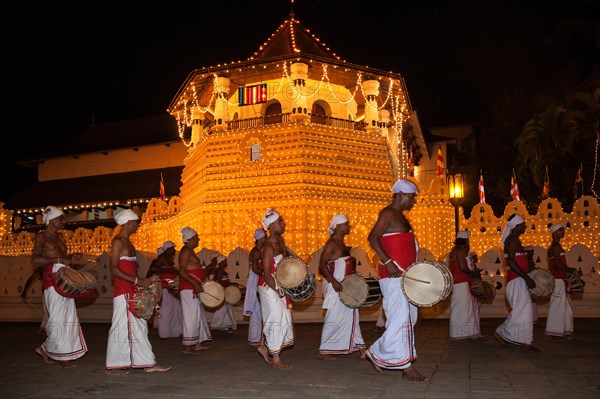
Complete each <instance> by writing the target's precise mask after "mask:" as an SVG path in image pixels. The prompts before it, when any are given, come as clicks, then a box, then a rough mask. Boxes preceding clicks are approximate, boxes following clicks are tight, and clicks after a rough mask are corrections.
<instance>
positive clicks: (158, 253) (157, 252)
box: [156, 247, 165, 255]
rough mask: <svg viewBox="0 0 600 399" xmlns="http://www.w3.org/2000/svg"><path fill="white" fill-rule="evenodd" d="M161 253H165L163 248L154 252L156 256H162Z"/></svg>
mask: <svg viewBox="0 0 600 399" xmlns="http://www.w3.org/2000/svg"><path fill="white" fill-rule="evenodd" d="M163 252H165V250H164V249H163V247H158V249H157V250H156V254H157V255H162V253H163Z"/></svg>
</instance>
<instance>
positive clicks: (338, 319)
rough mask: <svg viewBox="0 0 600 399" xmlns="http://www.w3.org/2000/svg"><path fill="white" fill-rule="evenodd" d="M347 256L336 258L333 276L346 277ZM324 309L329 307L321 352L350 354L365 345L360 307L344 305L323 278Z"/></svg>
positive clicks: (322, 335)
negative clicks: (361, 327) (353, 307)
mask: <svg viewBox="0 0 600 399" xmlns="http://www.w3.org/2000/svg"><path fill="white" fill-rule="evenodd" d="M346 258H348V257H347V256H344V257H341V258H338V259H336V260H335V263H334V269H333V278H335V279H336V280H338V281H342V280H343V279H344V274H345V272H346ZM323 298H324V300H323V309H327V313H326V314H325V320H324V321H323V330H322V332H321V346H320V347H319V353H326V354H349V353H352V352H356V351H357V350H359V349H361V348H364V347H365V341H364V340H363V337H362V333H361V331H360V324H359V323H360V316H359V313H358V308H356V309H352V308H349V307H348V306H346V305H344V304H343V303H342V301H341V300H340V295H339V293H338V292H336V291H335V289H333V286H332V285H331V283H330V282H328V281H327V280H323Z"/></svg>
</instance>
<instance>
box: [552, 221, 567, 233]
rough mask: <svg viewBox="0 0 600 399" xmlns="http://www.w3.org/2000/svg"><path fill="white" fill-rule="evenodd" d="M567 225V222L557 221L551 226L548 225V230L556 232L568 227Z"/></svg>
mask: <svg viewBox="0 0 600 399" xmlns="http://www.w3.org/2000/svg"><path fill="white" fill-rule="evenodd" d="M566 228H567V225H565V224H559V223H555V224H552V225H550V227H548V230H550V234H554V232H555V231H557V230H559V229H566Z"/></svg>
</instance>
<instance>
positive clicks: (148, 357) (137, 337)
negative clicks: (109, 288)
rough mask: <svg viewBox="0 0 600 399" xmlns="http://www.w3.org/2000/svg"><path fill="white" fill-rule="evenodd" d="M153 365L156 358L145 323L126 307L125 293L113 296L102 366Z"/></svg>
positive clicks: (143, 366) (144, 366) (127, 301)
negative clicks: (104, 359)
mask: <svg viewBox="0 0 600 399" xmlns="http://www.w3.org/2000/svg"><path fill="white" fill-rule="evenodd" d="M153 366H156V358H155V357H154V352H152V345H151V344H150V340H149V339H148V323H147V322H146V320H144V319H142V318H137V317H135V316H134V315H133V313H131V312H130V311H129V295H128V294H123V295H119V296H118V297H115V298H113V313H112V324H111V326H110V332H109V333H108V345H107V347H106V368H107V369H122V368H130V367H131V368H146V367H153Z"/></svg>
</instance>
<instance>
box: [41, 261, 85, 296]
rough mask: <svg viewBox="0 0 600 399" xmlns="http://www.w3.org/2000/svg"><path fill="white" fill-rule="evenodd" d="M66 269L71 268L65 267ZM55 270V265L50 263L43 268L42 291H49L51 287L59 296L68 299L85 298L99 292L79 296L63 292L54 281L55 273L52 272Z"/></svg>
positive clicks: (81, 293) (83, 293)
mask: <svg viewBox="0 0 600 399" xmlns="http://www.w3.org/2000/svg"><path fill="white" fill-rule="evenodd" d="M65 267H69V266H66V265H65ZM53 268H54V264H53V263H49V264H47V265H44V266H43V267H42V290H47V289H48V288H50V287H54V290H55V291H56V292H57V293H58V294H59V295H62V296H64V297H66V298H83V297H87V296H91V295H93V294H95V293H96V291H97V290H96V289H95V288H93V289H90V290H87V291H84V292H80V293H77V294H71V293H69V292H65V291H63V290H62V289H61V288H60V287H59V286H58V285H56V281H55V280H54V273H53V272H52V269H53Z"/></svg>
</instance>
